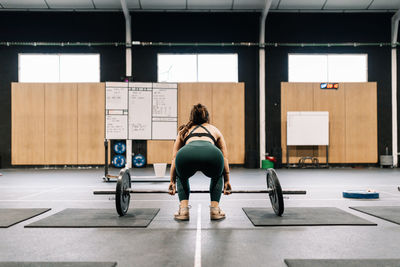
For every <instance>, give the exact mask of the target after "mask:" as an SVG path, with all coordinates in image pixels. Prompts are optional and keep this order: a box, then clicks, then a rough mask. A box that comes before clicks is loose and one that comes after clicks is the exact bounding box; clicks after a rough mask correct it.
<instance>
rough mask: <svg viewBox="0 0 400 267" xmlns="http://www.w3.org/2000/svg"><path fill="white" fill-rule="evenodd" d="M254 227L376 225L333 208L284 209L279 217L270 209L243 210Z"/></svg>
mask: <svg viewBox="0 0 400 267" xmlns="http://www.w3.org/2000/svg"><path fill="white" fill-rule="evenodd" d="M243 211H244V212H245V213H246V215H247V217H248V218H249V219H250V221H251V222H252V223H253V225H254V226H302V225H303V226H309V225H310V226H311V225H376V224H375V223H372V222H370V221H367V220H364V219H362V218H360V217H357V216H355V215H353V214H350V213H348V212H345V211H343V210H341V209H338V208H333V207H316V208H314V207H312V208H286V209H285V212H284V213H283V215H282V216H281V217H279V216H277V215H275V213H274V212H273V210H272V208H243Z"/></svg>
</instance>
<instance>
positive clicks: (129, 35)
mask: <svg viewBox="0 0 400 267" xmlns="http://www.w3.org/2000/svg"><path fill="white" fill-rule="evenodd" d="M120 1H121V6H122V11H123V12H124V16H125V43H126V44H125V45H126V50H125V60H126V73H125V75H126V77H127V78H130V77H132V31H131V16H130V14H129V9H128V5H127V4H126V1H125V0H120ZM126 167H127V168H129V169H130V168H132V140H129V139H127V140H126Z"/></svg>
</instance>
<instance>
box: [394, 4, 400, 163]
mask: <svg viewBox="0 0 400 267" xmlns="http://www.w3.org/2000/svg"><path fill="white" fill-rule="evenodd" d="M399 20H400V10H399V11H397V12H396V14H394V16H393V17H392V156H393V167H397V165H398V155H397V153H398V144H397V143H398V142H397V128H398V127H397V35H398V32H399Z"/></svg>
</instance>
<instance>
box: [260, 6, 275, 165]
mask: <svg viewBox="0 0 400 267" xmlns="http://www.w3.org/2000/svg"><path fill="white" fill-rule="evenodd" d="M271 3H272V0H265V6H264V10H263V12H262V14H261V18H260V41H259V42H260V44H262V45H260V49H259V57H260V58H259V76H260V82H259V88H260V91H259V97H260V99H259V101H260V103H259V113H260V162H259V166H260V168H261V166H262V160H263V159H264V157H265V138H266V136H265V45H263V44H264V43H265V20H266V18H267V15H268V11H269V8H270V7H271Z"/></svg>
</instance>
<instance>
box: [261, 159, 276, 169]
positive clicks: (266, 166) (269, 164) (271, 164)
mask: <svg viewBox="0 0 400 267" xmlns="http://www.w3.org/2000/svg"><path fill="white" fill-rule="evenodd" d="M261 168H263V169H270V168H274V162H272V161H270V160H268V159H265V160H263V161H262V162H261Z"/></svg>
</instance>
